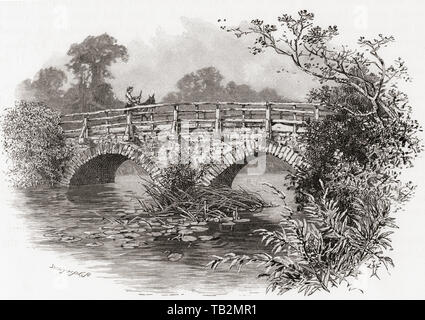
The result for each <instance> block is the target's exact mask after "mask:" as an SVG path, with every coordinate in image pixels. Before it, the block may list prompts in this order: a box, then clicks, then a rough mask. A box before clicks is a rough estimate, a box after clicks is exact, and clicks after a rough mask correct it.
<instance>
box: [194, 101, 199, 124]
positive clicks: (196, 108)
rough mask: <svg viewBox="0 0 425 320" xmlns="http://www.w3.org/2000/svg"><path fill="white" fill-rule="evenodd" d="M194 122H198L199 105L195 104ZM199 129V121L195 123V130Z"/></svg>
mask: <svg viewBox="0 0 425 320" xmlns="http://www.w3.org/2000/svg"><path fill="white" fill-rule="evenodd" d="M195 112H196V116H195V117H196V120H199V105H197V104H195ZM198 127H199V121H196V128H198Z"/></svg>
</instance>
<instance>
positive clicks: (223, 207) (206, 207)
mask: <svg viewBox="0 0 425 320" xmlns="http://www.w3.org/2000/svg"><path fill="white" fill-rule="evenodd" d="M204 170H205V168H204V167H200V168H193V167H192V166H191V164H190V163H176V164H172V165H170V166H169V167H167V168H166V169H164V171H163V172H162V173H161V175H160V177H158V179H157V180H158V181H160V184H158V183H157V182H152V181H148V180H146V179H144V178H142V179H143V181H144V187H145V189H146V192H147V194H148V195H149V196H150V199H151V200H152V202H151V203H150V204H148V203H146V202H142V201H139V202H140V203H141V205H142V207H143V208H144V209H145V211H146V212H152V213H153V214H154V215H156V216H167V215H182V216H184V217H186V218H188V219H191V220H194V221H204V220H210V219H220V218H223V217H226V216H233V215H236V216H237V215H238V212H240V211H256V210H260V209H261V208H263V207H265V206H268V205H269V204H267V203H266V202H265V201H264V200H263V199H262V198H261V196H260V195H258V194H256V193H252V192H248V191H246V190H244V189H243V188H239V189H237V190H234V189H232V188H230V187H227V186H204V185H202V184H201V183H200V182H199V178H200V177H201V176H202V174H203V172H204Z"/></svg>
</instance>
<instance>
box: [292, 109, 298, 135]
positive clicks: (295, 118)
mask: <svg viewBox="0 0 425 320" xmlns="http://www.w3.org/2000/svg"><path fill="white" fill-rule="evenodd" d="M296 107H297V106H296V105H295V104H294V105H293V106H292V109H293V110H294V111H295V109H296ZM292 117H293V119H294V124H293V129H292V131H293V133H294V134H295V133H297V124H296V123H295V121H297V114H296V113H295V112H294V114H293V115H292Z"/></svg>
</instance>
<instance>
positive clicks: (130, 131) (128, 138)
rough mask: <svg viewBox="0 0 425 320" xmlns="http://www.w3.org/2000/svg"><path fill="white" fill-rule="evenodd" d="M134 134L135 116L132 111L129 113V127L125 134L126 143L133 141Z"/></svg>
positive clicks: (126, 128) (127, 126)
mask: <svg viewBox="0 0 425 320" xmlns="http://www.w3.org/2000/svg"><path fill="white" fill-rule="evenodd" d="M133 137H134V133H133V114H132V113H131V111H128V113H127V125H126V127H125V133H124V138H123V140H124V141H131V140H133Z"/></svg>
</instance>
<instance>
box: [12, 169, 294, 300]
mask: <svg viewBox="0 0 425 320" xmlns="http://www.w3.org/2000/svg"><path fill="white" fill-rule="evenodd" d="M262 182H268V183H270V184H273V185H275V186H277V187H279V188H280V189H282V190H284V188H283V185H284V183H285V182H284V175H283V174H276V173H265V174H262V175H253V174H247V172H246V170H245V171H244V172H241V173H240V174H239V175H238V176H237V177H236V179H235V181H234V183H233V186H232V187H233V188H238V187H239V186H242V187H243V188H245V189H247V190H251V191H255V192H258V193H260V194H261V195H262V197H263V198H264V199H265V200H267V201H270V202H272V203H274V204H281V203H282V202H281V200H280V199H279V198H278V197H277V196H276V195H274V194H272V193H271V192H269V190H268V189H267V187H265V186H263V185H262ZM287 192H288V191H286V190H285V193H287ZM144 197H146V195H145V194H144V188H143V186H142V184H141V181H140V178H138V177H137V176H135V175H118V176H117V177H116V182H115V183H110V184H102V185H89V186H80V187H78V188H72V189H69V190H68V189H62V188H55V189H37V190H31V191H16V193H15V196H14V200H13V204H12V205H13V206H14V207H15V208H16V209H17V210H18V212H20V214H21V215H22V216H23V217H24V221H25V224H26V227H27V228H28V229H29V230H30V234H31V242H32V244H33V245H34V246H36V247H37V249H40V250H49V251H53V252H57V253H58V254H59V253H60V254H68V255H70V256H72V257H73V258H76V259H81V260H82V261H85V262H86V264H87V263H88V265H89V270H88V271H90V273H91V274H93V275H99V276H100V275H101V276H102V277H106V278H109V279H112V280H113V281H116V282H117V283H119V284H120V285H124V286H125V287H126V288H127V290H129V291H133V292H136V293H138V294H140V295H152V294H155V295H158V294H159V295H164V296H169V295H176V294H179V292H183V291H185V292H187V291H189V292H194V293H198V294H201V295H205V296H209V295H221V294H228V293H232V292H239V293H243V294H245V295H251V294H263V293H265V290H266V285H267V283H266V280H265V279H263V278H258V277H257V276H258V274H260V273H261V272H262V270H260V269H257V268H256V267H255V266H251V265H250V266H247V267H244V268H243V269H242V271H241V272H237V271H236V270H230V271H229V270H227V267H220V268H218V269H217V270H211V269H209V268H206V267H205V266H206V264H207V263H208V262H209V261H211V259H212V256H213V255H218V256H223V255H224V254H225V253H228V252H234V253H236V254H248V255H250V254H254V253H258V252H261V251H262V250H264V246H263V245H262V244H261V242H260V239H259V237H258V236H257V235H256V234H255V233H253V231H254V230H255V229H259V228H266V229H267V228H269V229H273V228H275V227H276V223H277V222H278V221H279V219H280V218H281V215H280V213H281V211H282V209H281V208H279V207H272V208H266V209H264V210H263V211H262V212H260V213H256V214H252V213H245V214H241V217H242V218H244V219H245V218H246V219H247V220H249V221H246V222H241V223H236V224H235V225H233V226H229V227H225V226H223V225H221V224H219V223H215V222H210V223H208V228H209V229H208V230H207V231H206V232H204V233H203V234H204V235H207V236H208V235H211V237H213V239H212V240H210V241H195V242H183V241H177V240H172V239H170V237H167V235H168V234H165V235H161V236H158V235H155V233H153V234H152V232H150V233H149V232H146V235H143V234H142V236H141V237H139V238H138V239H137V240H138V243H140V244H143V245H140V246H138V247H125V246H124V247H123V242H122V241H119V240H120V239H119V237H118V236H115V237H114V234H116V232H115V233H113V232H111V236H110V237H108V239H102V240H101V241H100V240H96V239H95V237H94V236H93V235H95V234H96V232H99V230H103V232H106V231H105V230H107V228H108V227H107V226H108V223H109V222H108V221H109V220H105V219H104V217H106V218H113V217H117V216H120V215H122V216H123V215H125V214H128V213H138V211H139V210H141V208H140V204H139V202H138V201H137V199H144ZM291 198H292V197H291V196H288V198H287V199H291ZM59 235H60V236H61V237H62V238H61V239H62V240H63V239H65V241H58V240H59ZM65 235H66V236H65ZM105 240H106V241H105ZM170 255H171V256H170ZM170 257H177V258H176V259H170Z"/></svg>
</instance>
